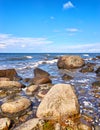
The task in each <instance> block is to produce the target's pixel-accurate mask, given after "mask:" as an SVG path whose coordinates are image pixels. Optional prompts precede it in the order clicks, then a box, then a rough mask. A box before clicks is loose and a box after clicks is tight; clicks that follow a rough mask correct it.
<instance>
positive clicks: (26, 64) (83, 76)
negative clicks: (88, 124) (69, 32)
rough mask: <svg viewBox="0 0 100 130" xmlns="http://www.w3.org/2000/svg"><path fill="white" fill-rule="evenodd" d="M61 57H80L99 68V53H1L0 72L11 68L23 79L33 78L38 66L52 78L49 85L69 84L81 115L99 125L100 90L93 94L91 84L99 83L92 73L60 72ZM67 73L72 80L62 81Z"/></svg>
mask: <svg viewBox="0 0 100 130" xmlns="http://www.w3.org/2000/svg"><path fill="white" fill-rule="evenodd" d="M63 55H79V56H81V57H82V58H83V59H84V60H85V62H86V63H87V62H90V63H95V64H96V65H95V67H94V71H95V70H96V69H97V68H98V67H99V66H100V59H98V58H97V56H100V53H0V70H2V69H9V68H14V69H16V71H17V73H18V75H19V76H21V77H22V78H32V77H34V69H35V68H36V67H39V68H41V69H43V70H45V71H47V72H48V73H50V75H51V77H52V83H53V84H57V83H66V84H67V83H68V84H72V85H73V86H74V88H75V90H76V93H77V96H78V100H79V104H80V112H81V114H84V115H87V116H89V117H91V118H92V119H93V124H94V125H99V126H100V88H99V87H98V90H97V91H96V92H94V89H93V88H92V83H93V82H95V81H97V80H100V77H97V75H96V73H95V72H89V73H81V72H79V69H77V70H75V71H71V72H66V70H60V69H58V67H57V61H58V58H59V57H60V56H63ZM65 73H69V74H70V75H72V76H73V79H72V80H69V81H64V80H63V79H62V76H63V75H64V74H65Z"/></svg>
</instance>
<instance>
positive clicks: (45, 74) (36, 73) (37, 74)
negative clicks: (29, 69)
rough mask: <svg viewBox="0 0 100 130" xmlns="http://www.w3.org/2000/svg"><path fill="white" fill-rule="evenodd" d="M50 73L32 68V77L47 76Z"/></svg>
mask: <svg viewBox="0 0 100 130" xmlns="http://www.w3.org/2000/svg"><path fill="white" fill-rule="evenodd" d="M48 76H50V74H49V73H48V72H46V71H44V70H42V69H40V68H35V69H34V77H48Z"/></svg>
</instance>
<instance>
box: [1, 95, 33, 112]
mask: <svg viewBox="0 0 100 130" xmlns="http://www.w3.org/2000/svg"><path fill="white" fill-rule="evenodd" d="M30 105H31V101H30V100H29V99H27V98H23V97H22V98H19V99H17V100H15V101H12V102H7V103H4V104H2V105H1V110H2V112H3V113H9V114H14V113H17V112H20V111H22V110H25V109H27V108H28V107H29V106H30Z"/></svg>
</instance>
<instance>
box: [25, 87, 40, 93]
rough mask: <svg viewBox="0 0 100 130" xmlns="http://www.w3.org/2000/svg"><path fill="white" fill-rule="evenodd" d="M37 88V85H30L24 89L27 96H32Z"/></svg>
mask: <svg viewBox="0 0 100 130" xmlns="http://www.w3.org/2000/svg"><path fill="white" fill-rule="evenodd" d="M38 88H39V86H38V85H31V86H29V87H27V89H26V94H27V95H32V94H33V92H34V91H36V90H37V89H38Z"/></svg>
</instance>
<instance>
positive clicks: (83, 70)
mask: <svg viewBox="0 0 100 130" xmlns="http://www.w3.org/2000/svg"><path fill="white" fill-rule="evenodd" d="M93 71H94V67H93V66H91V67H88V66H86V67H84V68H82V69H81V70H80V72H82V73H86V72H93Z"/></svg>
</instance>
